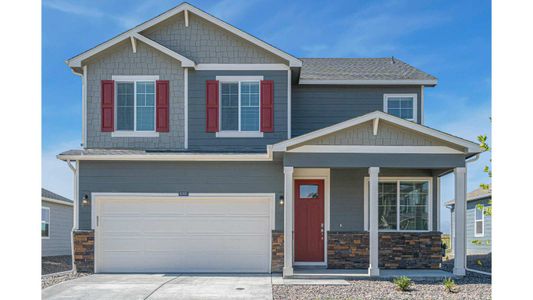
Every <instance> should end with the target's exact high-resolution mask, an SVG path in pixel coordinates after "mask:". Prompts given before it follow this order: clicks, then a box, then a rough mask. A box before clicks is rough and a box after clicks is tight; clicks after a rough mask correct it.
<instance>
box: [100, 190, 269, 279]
mask: <svg viewBox="0 0 533 300" xmlns="http://www.w3.org/2000/svg"><path fill="white" fill-rule="evenodd" d="M158 197H161V198H176V200H179V199H191V198H213V199H221V200H223V199H224V198H235V197H239V198H266V199H269V215H270V216H269V217H270V218H269V219H270V220H269V222H270V229H271V230H274V229H275V224H276V222H275V221H276V220H275V215H276V214H275V199H276V196H275V193H190V194H189V195H188V196H180V195H179V194H178V193H101V192H93V193H91V199H92V201H91V229H93V230H94V233H95V241H94V271H95V273H98V272H99V267H100V266H99V263H98V246H99V245H98V236H99V232H98V226H96V224H97V208H98V202H99V200H101V199H105V200H115V199H116V200H119V199H131V198H152V199H154V198H158ZM148 200H149V199H148ZM269 245H272V234H269ZM268 253H269V264H268V265H269V269H268V272H269V273H270V272H272V250H271V249H269V251H268Z"/></svg>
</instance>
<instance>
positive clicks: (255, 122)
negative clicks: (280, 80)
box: [216, 76, 263, 137]
mask: <svg viewBox="0 0 533 300" xmlns="http://www.w3.org/2000/svg"><path fill="white" fill-rule="evenodd" d="M216 79H217V80H218V81H219V83H220V84H219V89H220V90H219V95H220V111H219V114H220V118H219V122H220V124H219V125H220V131H219V132H217V133H216V136H217V137H262V136H263V133H262V132H261V130H260V124H261V103H260V102H261V80H263V76H217V77H216Z"/></svg>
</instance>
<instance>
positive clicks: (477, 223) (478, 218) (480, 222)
mask: <svg viewBox="0 0 533 300" xmlns="http://www.w3.org/2000/svg"><path fill="white" fill-rule="evenodd" d="M484 210H485V206H483V204H481V207H478V206H477V205H476V211H475V216H474V236H475V237H482V236H484V235H485V214H484V213H483V211H484Z"/></svg>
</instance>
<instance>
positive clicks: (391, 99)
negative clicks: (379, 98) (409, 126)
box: [383, 94, 418, 122]
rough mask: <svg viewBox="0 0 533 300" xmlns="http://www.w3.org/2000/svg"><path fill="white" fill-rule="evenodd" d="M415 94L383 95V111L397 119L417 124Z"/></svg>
mask: <svg viewBox="0 0 533 300" xmlns="http://www.w3.org/2000/svg"><path fill="white" fill-rule="evenodd" d="M416 98H417V95H416V94H385V95H383V111H384V112H386V113H388V114H391V115H393V116H397V117H399V118H402V119H405V120H409V121H413V122H417V120H418V118H417V115H418V112H417V100H416Z"/></svg>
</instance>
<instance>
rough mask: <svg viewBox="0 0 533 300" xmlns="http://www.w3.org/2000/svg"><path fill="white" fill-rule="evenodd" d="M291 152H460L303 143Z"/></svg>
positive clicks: (444, 149) (429, 148)
mask: <svg viewBox="0 0 533 300" xmlns="http://www.w3.org/2000/svg"><path fill="white" fill-rule="evenodd" d="M287 152H291V153H391V154H392V153H412V154H461V153H463V152H461V151H459V150H456V149H453V148H450V147H446V146H359V145H303V146H301V147H297V148H294V149H290V150H288V151H287Z"/></svg>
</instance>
